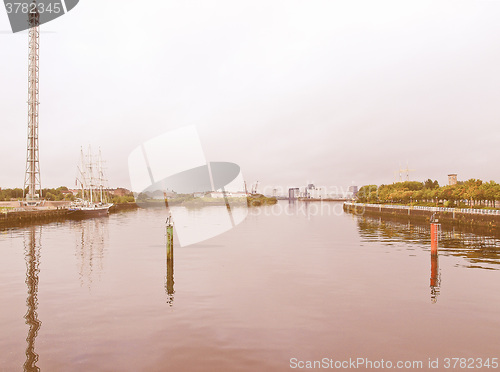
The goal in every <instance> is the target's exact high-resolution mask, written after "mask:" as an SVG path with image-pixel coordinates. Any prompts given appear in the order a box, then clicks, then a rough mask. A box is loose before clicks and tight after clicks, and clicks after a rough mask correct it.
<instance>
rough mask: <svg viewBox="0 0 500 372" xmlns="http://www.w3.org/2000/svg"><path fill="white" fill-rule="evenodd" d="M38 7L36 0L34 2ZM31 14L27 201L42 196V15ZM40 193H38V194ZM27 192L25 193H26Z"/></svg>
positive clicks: (36, 11) (25, 181)
mask: <svg viewBox="0 0 500 372" xmlns="http://www.w3.org/2000/svg"><path fill="white" fill-rule="evenodd" d="M33 3H34V4H35V5H36V0H33ZM34 9H35V11H34V12H33V13H31V12H30V13H29V17H28V22H29V25H30V30H29V66H28V146H27V156H26V176H25V179H24V190H26V188H28V194H27V195H26V201H33V200H36V199H39V198H40V197H41V196H42V185H41V181H40V162H39V156H38V106H39V104H40V102H39V79H38V76H39V47H40V26H39V25H40V14H39V13H38V8H37V7H36V6H35V8H34ZM37 191H38V193H37ZM24 192H25V191H24Z"/></svg>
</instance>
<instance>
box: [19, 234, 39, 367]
mask: <svg viewBox="0 0 500 372" xmlns="http://www.w3.org/2000/svg"><path fill="white" fill-rule="evenodd" d="M37 238H38V239H37ZM40 240H41V230H40V231H38V232H37V231H36V227H35V226H32V227H30V228H29V230H28V231H27V234H26V235H25V240H24V254H25V260H26V285H27V286H28V298H27V299H26V306H27V308H28V310H27V312H26V315H25V316H24V319H25V320H26V324H27V325H28V327H29V329H28V337H26V342H27V346H26V362H24V366H23V367H24V371H27V372H33V371H40V368H38V367H37V365H36V363H37V362H38V354H37V353H36V352H35V340H36V337H37V335H38V331H39V330H40V327H41V324H42V322H41V321H40V320H39V319H38V314H37V312H36V310H37V308H38V298H37V296H38V274H39V273H40V268H39V264H40Z"/></svg>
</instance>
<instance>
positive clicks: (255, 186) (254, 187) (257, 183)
mask: <svg viewBox="0 0 500 372" xmlns="http://www.w3.org/2000/svg"><path fill="white" fill-rule="evenodd" d="M257 186H259V181H257V182H255V185H254V186H253V187H252V194H257Z"/></svg>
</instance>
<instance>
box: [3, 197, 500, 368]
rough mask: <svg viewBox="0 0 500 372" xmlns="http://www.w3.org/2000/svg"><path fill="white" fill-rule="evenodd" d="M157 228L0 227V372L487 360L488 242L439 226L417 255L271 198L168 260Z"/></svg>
mask: <svg viewBox="0 0 500 372" xmlns="http://www.w3.org/2000/svg"><path fill="white" fill-rule="evenodd" d="M180 208H181V207H180ZM211 208H225V207H211ZM207 213H208V215H210V213H211V212H210V210H208V212H206V213H205V215H206V214H207ZM165 217H166V211H165V210H164V209H161V208H158V209H139V210H136V211H128V212H122V213H117V214H112V215H110V216H109V217H105V218H99V219H88V220H82V221H66V222H58V223H51V224H45V225H41V226H32V227H23V228H11V229H5V230H3V231H1V232H0V304H1V310H0V329H1V335H0V371H22V370H23V369H24V370H25V371H35V370H38V368H39V369H40V370H42V371H139V370H140V371H166V370H168V371H287V370H291V369H293V368H292V367H299V366H302V365H304V366H306V364H305V363H307V361H310V362H311V363H312V362H314V361H321V360H322V359H323V358H327V359H328V360H330V359H331V361H332V363H333V362H334V361H348V360H349V359H350V358H351V359H356V358H364V360H365V362H364V363H368V362H369V361H372V362H376V361H380V360H382V359H383V360H384V361H386V362H387V361H390V362H391V363H394V365H395V364H396V362H398V361H402V362H407V361H422V363H423V364H422V366H423V368H422V369H420V370H428V363H429V358H430V359H431V360H432V361H436V360H437V361H438V363H439V367H440V368H443V366H444V364H443V363H445V358H482V360H486V359H487V358H490V361H491V360H492V359H491V358H498V357H500V332H499V330H500V316H499V309H500V296H499V293H500V271H499V269H500V240H498V239H497V238H495V237H489V236H486V235H479V234H475V233H474V232H461V231H459V230H451V231H449V230H445V229H443V231H442V233H441V240H440V242H439V256H438V257H434V258H432V257H431V253H430V244H431V243H430V229H429V227H428V226H425V225H419V226H416V225H412V224H407V223H398V222H389V221H384V220H381V219H374V218H365V217H363V216H355V215H350V214H344V213H343V212H342V204H341V203H329V204H328V206H327V207H325V206H320V205H319V204H312V203H309V204H306V203H297V204H293V205H292V204H288V202H279V203H278V204H277V205H276V206H272V207H271V206H269V207H258V208H251V209H249V213H248V216H247V217H246V219H245V220H244V221H243V222H242V223H241V224H239V225H237V226H236V227H235V228H233V229H231V230H229V231H227V232H226V233H224V234H221V235H218V236H215V237H213V238H211V239H209V240H206V241H202V242H199V243H196V244H193V245H190V246H184V247H181V246H179V244H178V242H177V241H176V242H175V243H174V255H173V261H172V260H167V255H166V246H165V244H166V240H165ZM301 363H304V364H301ZM475 363H476V362H475ZM332 365H334V364H332ZM476 366H477V365H476ZM297 369H298V368H297ZM360 369H364V368H363V366H361V367H360ZM490 369H491V368H490Z"/></svg>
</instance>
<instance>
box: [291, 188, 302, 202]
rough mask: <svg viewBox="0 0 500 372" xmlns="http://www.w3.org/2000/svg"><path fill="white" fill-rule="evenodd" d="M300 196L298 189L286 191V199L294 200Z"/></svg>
mask: <svg viewBox="0 0 500 372" xmlns="http://www.w3.org/2000/svg"><path fill="white" fill-rule="evenodd" d="M299 196H300V190H299V188H298V187H293V188H290V189H288V199H289V200H296V199H297V198H298V197H299Z"/></svg>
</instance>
